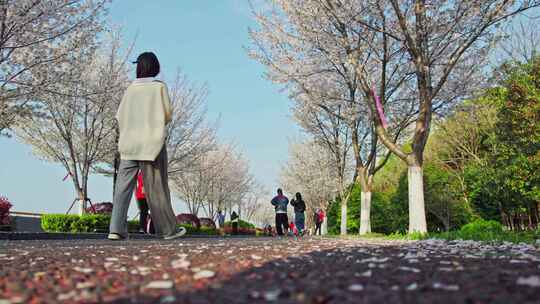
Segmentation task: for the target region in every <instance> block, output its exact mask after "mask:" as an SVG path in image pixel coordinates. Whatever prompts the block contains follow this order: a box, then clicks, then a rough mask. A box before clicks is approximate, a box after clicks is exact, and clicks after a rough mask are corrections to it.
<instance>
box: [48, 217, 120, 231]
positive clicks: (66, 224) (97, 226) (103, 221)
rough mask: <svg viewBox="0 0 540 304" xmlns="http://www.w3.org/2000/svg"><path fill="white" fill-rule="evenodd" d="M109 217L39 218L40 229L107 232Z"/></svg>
mask: <svg viewBox="0 0 540 304" xmlns="http://www.w3.org/2000/svg"><path fill="white" fill-rule="evenodd" d="M110 220H111V217H110V216H109V215H103V214H85V215H83V216H78V215H71V214H69V215H66V214H45V215H43V216H41V228H42V229H43V230H44V231H47V232H97V231H107V230H108V228H109V222H110Z"/></svg>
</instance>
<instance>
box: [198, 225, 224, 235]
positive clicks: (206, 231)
mask: <svg viewBox="0 0 540 304" xmlns="http://www.w3.org/2000/svg"><path fill="white" fill-rule="evenodd" d="M198 233H199V234H203V235H218V234H219V230H217V229H216V228H211V227H205V226H203V227H201V229H199V232H198Z"/></svg>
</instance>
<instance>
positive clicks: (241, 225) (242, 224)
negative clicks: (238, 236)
mask: <svg viewBox="0 0 540 304" xmlns="http://www.w3.org/2000/svg"><path fill="white" fill-rule="evenodd" d="M225 227H232V224H231V222H225ZM238 228H254V229H255V225H253V224H252V223H250V222H246V221H243V220H238Z"/></svg>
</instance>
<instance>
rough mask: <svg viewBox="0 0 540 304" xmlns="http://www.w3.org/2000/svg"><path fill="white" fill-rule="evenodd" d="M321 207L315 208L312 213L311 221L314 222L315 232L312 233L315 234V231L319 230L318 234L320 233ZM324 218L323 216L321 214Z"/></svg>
mask: <svg viewBox="0 0 540 304" xmlns="http://www.w3.org/2000/svg"><path fill="white" fill-rule="evenodd" d="M321 212H322V210H321V209H316V210H315V213H314V214H313V222H315V233H314V234H313V235H317V231H318V232H319V235H321V234H322V233H321V226H322V219H321ZM323 219H324V216H323Z"/></svg>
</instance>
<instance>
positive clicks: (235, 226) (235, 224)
mask: <svg viewBox="0 0 540 304" xmlns="http://www.w3.org/2000/svg"><path fill="white" fill-rule="evenodd" d="M238 220H239V217H238V214H237V213H236V211H233V212H232V213H231V224H232V234H233V235H237V234H238Z"/></svg>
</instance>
